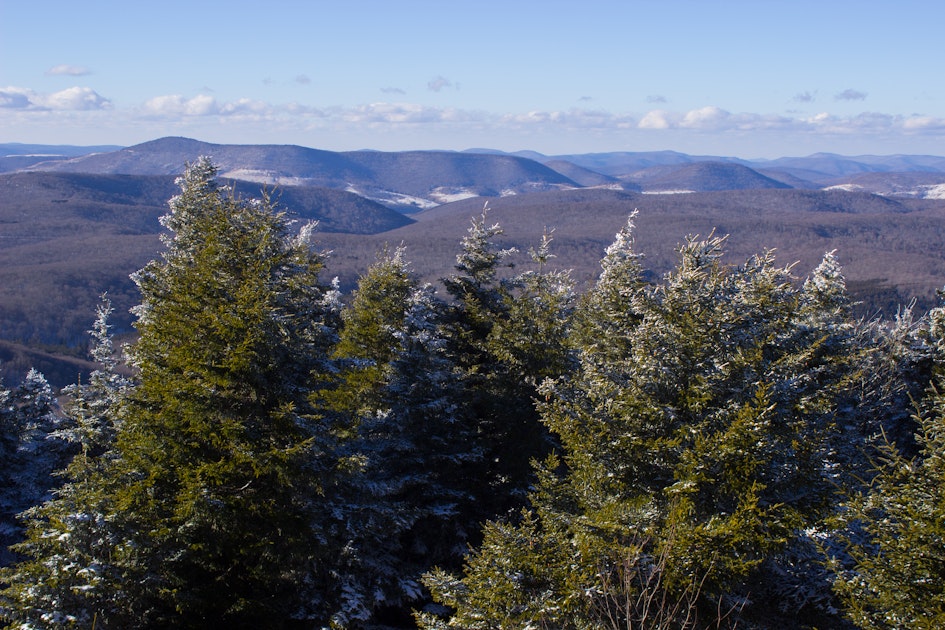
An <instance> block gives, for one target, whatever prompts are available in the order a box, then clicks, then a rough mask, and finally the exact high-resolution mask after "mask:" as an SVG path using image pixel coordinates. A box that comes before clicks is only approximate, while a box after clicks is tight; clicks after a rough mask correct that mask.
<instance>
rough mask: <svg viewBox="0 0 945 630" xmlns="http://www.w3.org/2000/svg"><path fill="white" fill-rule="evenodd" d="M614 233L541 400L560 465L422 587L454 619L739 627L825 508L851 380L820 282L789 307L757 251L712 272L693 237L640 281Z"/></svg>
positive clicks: (710, 256)
mask: <svg viewBox="0 0 945 630" xmlns="http://www.w3.org/2000/svg"><path fill="white" fill-rule="evenodd" d="M631 230H632V221H631V223H630V224H628V226H627V228H625V229H624V230H623V231H621V233H620V234H619V235H618V239H617V241H616V242H615V244H614V245H613V246H612V247H611V248H610V249H608V252H607V257H606V258H605V259H604V263H603V269H604V273H602V275H601V278H600V281H599V282H598V284H597V285H596V286H595V287H594V289H592V291H591V292H590V295H589V296H588V297H587V298H586V299H585V300H584V301H583V302H582V303H581V308H582V310H583V312H579V313H578V315H577V318H578V321H579V322H580V326H579V330H580V331H581V334H580V335H579V336H578V339H579V340H580V342H581V343H580V346H579V348H578V351H579V358H580V365H579V366H578V368H577V369H576V370H574V371H573V372H570V373H568V374H566V375H565V376H563V377H562V378H560V379H557V380H554V381H547V382H546V384H545V385H544V386H543V388H542V390H541V394H542V400H541V403H540V410H541V414H542V420H543V421H544V422H545V423H546V424H547V426H548V427H549V428H550V429H551V430H552V432H553V433H554V434H555V435H556V436H557V437H558V439H559V440H560V442H561V451H562V452H561V457H560V459H559V458H552V459H549V460H548V461H546V462H545V463H544V464H543V465H542V466H541V468H539V471H538V472H539V483H538V485H537V486H536V488H535V490H534V491H533V492H532V494H531V503H532V506H531V509H530V510H529V511H527V512H526V513H525V514H524V515H523V516H522V517H521V519H520V520H519V521H517V522H516V521H513V522H512V523H510V524H495V525H491V526H490V527H489V528H487V530H486V540H485V541H484V543H483V546H482V548H480V549H478V550H476V551H475V552H474V553H473V555H472V556H471V557H470V559H469V560H468V561H467V565H466V570H465V573H464V576H463V577H462V578H455V577H450V576H448V575H445V574H442V573H435V574H431V575H430V576H429V577H428V580H427V583H428V585H429V586H430V587H431V589H432V590H433V592H434V595H435V596H436V598H437V599H438V601H440V602H441V603H444V604H447V605H449V606H451V607H453V608H454V609H455V610H456V617H455V618H454V621H455V623H456V624H458V625H461V626H464V627H483V628H485V627H498V626H502V625H503V624H508V623H511V624H512V625H514V626H516V627H525V626H529V625H533V626H535V627H539V626H542V625H546V626H553V627H568V628H571V627H573V628H592V627H593V628H597V627H636V625H637V624H644V625H645V624H647V623H654V619H656V617H657V616H656V612H657V611H656V609H655V607H658V606H659V607H662V608H661V609H660V610H659V612H660V614H661V615H663V617H662V619H663V621H666V622H667V623H670V624H671V625H672V624H677V625H680V626H681V627H708V626H710V625H713V624H716V623H720V624H723V625H724V624H727V623H733V622H737V621H738V620H739V619H750V618H751V617H752V615H754V614H755V613H756V611H757V610H758V608H752V606H751V605H750V603H749V602H750V601H753V600H754V601H759V602H765V603H764V604H761V607H762V608H764V610H763V611H762V612H763V613H765V614H768V613H770V608H771V604H775V603H780V602H778V601H776V597H777V595H776V589H774V588H772V584H771V582H772V580H776V579H777V578H778V577H779V576H780V575H781V573H779V572H778V571H777V568H778V566H779V564H778V563H779V562H780V559H782V558H783V556H782V555H781V554H782V553H783V552H784V550H785V549H786V548H787V546H788V544H789V542H790V541H792V540H793V539H794V538H796V537H797V536H799V535H800V534H801V532H802V531H803V530H804V529H805V528H806V527H810V526H812V525H814V524H816V523H819V522H820V520H821V519H822V518H823V517H824V516H825V515H826V514H828V513H829V510H830V498H831V497H832V493H833V486H832V485H831V477H830V466H829V459H830V456H831V448H830V446H831V438H832V436H833V430H834V424H833V423H834V420H835V416H836V413H837V409H838V404H837V401H838V392H839V391H840V388H841V387H842V386H843V385H844V384H845V382H846V378H847V377H848V376H849V375H850V373H851V371H853V370H854V369H855V368H854V366H853V363H854V361H852V359H851V358H852V356H853V348H852V345H851V344H850V342H849V337H850V335H849V333H848V326H847V324H846V322H845V320H844V319H843V316H844V313H845V311H844V310H843V308H841V307H842V306H843V304H844V303H845V302H844V299H845V298H844V294H843V292H842V290H841V291H840V292H838V293H837V292H833V289H834V288H837V287H838V283H837V282H836V281H835V280H836V278H835V276H832V278H833V279H832V280H831V281H829V282H826V283H825V284H826V286H824V285H818V292H817V293H816V295H813V296H811V297H808V295H807V294H806V293H805V292H804V290H803V289H800V290H799V289H798V288H797V286H796V283H795V282H794V278H793V277H792V275H791V274H790V272H789V269H786V268H781V267H777V266H776V265H775V264H774V258H773V255H772V254H771V253H770V252H765V253H762V254H760V255H758V256H755V257H753V258H751V259H750V260H748V261H747V262H746V263H745V264H744V265H742V266H739V267H731V266H728V265H726V264H724V263H723V262H722V255H723V245H724V239H723V238H719V237H715V236H710V237H709V238H707V239H704V240H696V239H690V240H688V241H687V242H686V243H685V244H684V245H683V246H682V247H681V248H680V259H679V264H678V266H677V268H676V269H675V270H674V271H673V272H671V273H670V274H668V275H667V276H666V277H665V278H664V279H663V280H662V281H661V282H658V283H653V284H647V283H645V282H643V280H642V272H641V269H640V266H639V256H638V255H637V254H636V253H635V252H634V251H633V249H632V242H633V241H632V231H631ZM823 275H825V276H826V275H828V274H826V273H824V274H823ZM841 288H842V287H841ZM820 289H828V290H824V291H820ZM815 322H816V323H815ZM826 323H829V324H830V325H827V326H824V325H822V324H826ZM605 330H606V331H607V335H608V337H607V340H609V339H613V340H614V341H615V347H614V346H611V345H610V344H608V343H606V341H604V340H602V339H601V338H600V337H599V335H598V334H594V333H595V332H597V331H605ZM827 349H829V352H828V351H827ZM543 562H544V563H545V564H546V566H547V569H544V570H542V569H539V567H540V566H541V565H542V563H543ZM772 598H774V599H772ZM774 610H776V608H775V609H774ZM796 612H797V611H793V612H789V613H785V614H795V613H796ZM509 615H513V616H509ZM424 623H425V624H426V627H431V628H432V627H437V623H439V622H438V621H436V620H433V619H431V618H430V617H426V618H424ZM686 624H689V625H688V626H687V625H686Z"/></svg>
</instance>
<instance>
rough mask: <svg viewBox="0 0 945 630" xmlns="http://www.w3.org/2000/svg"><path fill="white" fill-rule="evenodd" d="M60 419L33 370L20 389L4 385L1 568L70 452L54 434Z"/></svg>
mask: <svg viewBox="0 0 945 630" xmlns="http://www.w3.org/2000/svg"><path fill="white" fill-rule="evenodd" d="M61 420H62V417H61V414H60V410H59V405H58V403H57V402H56V398H55V395H54V393H53V391H52V388H51V387H50V386H49V383H48V382H47V381H46V378H45V377H44V376H43V375H42V374H41V373H40V372H39V371H37V370H35V369H31V370H30V371H29V372H28V373H27V374H26V378H25V379H24V380H23V382H22V383H20V385H18V386H17V387H15V388H13V389H12V390H7V389H5V388H2V387H0V458H2V460H0V566H2V565H5V564H7V563H9V562H11V561H12V560H14V556H12V555H10V554H8V553H7V548H8V547H9V546H10V545H11V544H14V543H17V542H20V540H21V539H22V536H23V527H22V524H21V523H20V520H19V518H18V515H19V514H20V512H22V511H24V510H26V509H28V508H30V507H32V506H34V505H36V504H37V503H41V502H42V501H44V500H45V499H46V498H48V496H49V493H50V491H51V490H52V489H53V488H55V487H56V486H57V485H58V484H59V481H58V480H57V479H56V478H55V476H54V473H55V472H56V471H57V470H59V469H60V468H62V467H63V466H65V464H66V463H67V462H68V458H69V456H70V449H69V446H68V445H67V444H65V443H64V442H63V441H62V440H61V439H59V438H58V437H57V435H56V432H57V430H58V429H59V428H60V423H61Z"/></svg>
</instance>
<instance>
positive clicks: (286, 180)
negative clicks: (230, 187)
mask: <svg viewBox="0 0 945 630" xmlns="http://www.w3.org/2000/svg"><path fill="white" fill-rule="evenodd" d="M220 176H221V177H223V178H224V179H238V180H240V181H243V182H254V183H256V184H265V185H267V186H304V185H305V184H307V183H308V180H307V179H306V178H304V177H287V176H285V175H279V174H278V173H276V172H275V171H266V170H262V169H255V168H235V169H233V170H230V171H226V172H225V173H220Z"/></svg>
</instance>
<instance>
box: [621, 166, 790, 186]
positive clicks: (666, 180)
mask: <svg viewBox="0 0 945 630" xmlns="http://www.w3.org/2000/svg"><path fill="white" fill-rule="evenodd" d="M628 179H630V180H631V181H635V182H637V183H638V184H640V185H641V186H642V187H643V188H644V190H646V191H648V192H686V191H691V192H696V191H699V192H714V191H721V190H757V189H761V188H792V186H789V185H788V184H786V183H784V182H780V181H776V180H774V179H772V178H770V177H766V176H764V175H762V174H761V173H759V172H758V171H755V170H753V169H750V168H748V167H747V166H742V165H741V164H735V163H726V162H693V163H691V164H685V165H682V166H676V167H669V166H655V167H652V168H648V169H644V170H642V171H640V172H638V173H634V174H633V175H631V176H630V177H628Z"/></svg>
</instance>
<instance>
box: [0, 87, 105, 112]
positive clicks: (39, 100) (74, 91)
mask: <svg viewBox="0 0 945 630" xmlns="http://www.w3.org/2000/svg"><path fill="white" fill-rule="evenodd" d="M0 107H3V108H7V109H22V110H36V111H47V110H52V111H90V110H100V109H111V107H112V103H111V101H110V100H109V99H107V98H105V97H104V96H102V95H101V94H99V93H98V92H96V91H95V90H93V89H91V88H86V87H71V88H66V89H65V90H60V91H59V92H53V93H52V94H40V93H38V92H35V91H33V90H30V89H27V88H19V87H7V88H0Z"/></svg>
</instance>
